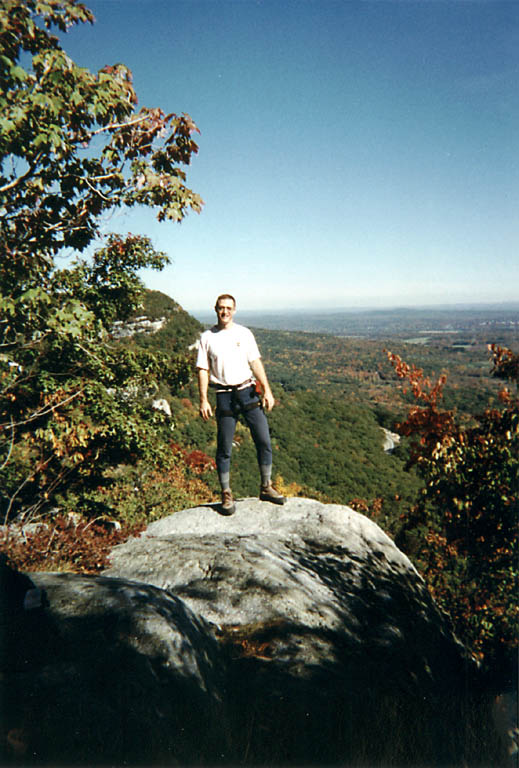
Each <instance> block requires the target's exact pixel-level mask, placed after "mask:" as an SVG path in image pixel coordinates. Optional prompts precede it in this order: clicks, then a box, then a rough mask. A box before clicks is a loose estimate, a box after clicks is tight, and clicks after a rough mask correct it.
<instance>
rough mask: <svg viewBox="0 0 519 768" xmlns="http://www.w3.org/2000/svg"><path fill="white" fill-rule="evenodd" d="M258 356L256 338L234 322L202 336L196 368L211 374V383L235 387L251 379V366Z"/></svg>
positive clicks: (216, 327) (210, 330)
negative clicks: (228, 326) (227, 326)
mask: <svg viewBox="0 0 519 768" xmlns="http://www.w3.org/2000/svg"><path fill="white" fill-rule="evenodd" d="M259 357H261V355H260V353H259V349H258V345H257V344H256V339H255V338H254V336H253V334H252V332H251V331H249V329H248V328H245V326H243V325H238V324H237V323H233V324H232V325H231V327H230V328H225V329H222V330H219V329H218V326H216V325H215V326H213V327H212V328H210V329H209V330H208V331H204V332H203V333H202V335H201V337H200V346H199V347H198V357H197V360H196V367H197V368H204V369H205V370H207V371H209V381H210V382H211V383H212V384H220V385H222V386H225V387H235V386H237V385H238V384H243V382H244V381H247V379H250V377H251V374H252V371H251V367H250V363H252V362H253V361H254V360H257V359H258V358H259Z"/></svg>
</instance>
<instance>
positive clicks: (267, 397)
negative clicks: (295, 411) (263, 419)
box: [250, 357, 274, 411]
mask: <svg viewBox="0 0 519 768" xmlns="http://www.w3.org/2000/svg"><path fill="white" fill-rule="evenodd" d="M250 367H251V368H252V372H253V374H254V376H255V377H256V378H257V380H258V381H259V383H260V384H261V387H262V389H263V395H262V397H261V404H262V406H263V407H264V408H265V410H266V411H271V410H272V409H273V408H274V395H273V394H272V390H271V389H270V384H269V382H268V379H267V374H266V373H265V368H264V367H263V363H262V362H261V358H259V357H258V359H257V360H253V361H252V363H250Z"/></svg>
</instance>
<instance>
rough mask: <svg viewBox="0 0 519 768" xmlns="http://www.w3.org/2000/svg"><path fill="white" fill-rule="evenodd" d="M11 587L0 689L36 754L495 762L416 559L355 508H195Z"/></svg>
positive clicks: (103, 758) (165, 761) (135, 759)
mask: <svg viewBox="0 0 519 768" xmlns="http://www.w3.org/2000/svg"><path fill="white" fill-rule="evenodd" d="M10 579H11V582H13V579H14V582H13V583H15V582H16V580H17V579H18V582H17V583H18V592H19V597H15V598H12V599H11V602H10V603H8V604H7V603H6V605H7V608H6V610H7V611H8V612H9V611H10V616H11V623H10V624H9V627H10V629H9V631H8V632H7V637H8V638H9V642H8V643H7V646H6V647H5V648H3V651H4V653H3V654H2V660H3V662H4V663H3V664H2V669H4V668H5V659H6V658H7V657H9V658H11V659H14V664H13V665H12V669H13V671H12V672H10V673H8V674H7V676H6V675H4V678H3V684H4V685H6V686H7V689H8V691H9V696H10V702H11V707H10V710H11V712H12V714H11V717H10V721H9V724H8V728H9V730H8V732H9V733H10V734H11V739H13V738H14V737H13V734H14V735H15V737H16V738H18V742H19V743H21V744H22V745H25V747H26V752H27V754H26V756H25V757H26V759H27V758H30V757H31V756H32V755H33V754H34V755H35V759H36V760H37V761H38V762H40V763H42V762H43V763H45V762H47V763H50V764H56V763H60V762H61V763H65V764H67V765H69V764H74V763H80V762H83V763H88V764H89V765H98V764H99V765H101V764H107V763H109V764H113V765H119V764H126V765H132V764H146V765H153V764H155V765H178V764H181V765H187V764H202V763H204V764H209V765H216V764H225V765H238V764H240V765H242V764H249V765H259V764H264V765H265V764H271V765H282V764H295V765H310V764H321V765H331V764H342V765H346V764H351V765H355V766H357V765H369V766H373V765H380V766H386V765H398V766H401V765H412V766H419V765H424V766H425V765H431V764H435V765H445V766H447V765H448V766H451V765H452V766H453V765H460V766H461V765H467V766H470V765H482V764H497V763H498V759H497V758H496V755H497V752H496V749H495V746H494V736H493V734H492V733H491V732H490V725H489V721H488V719H487V718H486V717H485V716H484V715H481V714H478V710H477V707H475V704H474V700H475V699H472V700H471V701H470V702H469V698H468V697H467V691H472V690H473V687H472V686H473V677H472V676H473V674H474V670H473V669H472V667H471V664H470V662H469V661H468V660H467V657H466V654H465V653H464V649H463V648H462V646H461V645H460V644H459V643H458V642H457V641H456V639H455V638H454V637H453V635H452V633H451V631H450V628H449V625H448V623H447V621H446V619H445V617H443V616H442V615H441V614H440V612H439V611H438V609H437V607H436V606H435V604H434V603H433V601H432V600H431V598H430V596H429V594H428V592H427V589H426V588H425V585H424V583H423V581H422V580H421V578H420V577H419V575H418V573H417V572H416V570H415V569H414V567H413V566H412V564H411V563H410V561H409V560H408V559H407V558H406V557H405V556H404V555H403V554H402V553H401V552H399V551H398V549H397V548H396V547H395V545H394V544H393V542H392V541H391V540H390V539H389V537H387V536H386V535H385V534H384V533H383V532H382V531H381V530H380V528H378V527H377V526H376V525H375V524H374V523H373V522H371V521H370V520H368V519H367V518H365V517H363V516H362V515H360V514H358V513H356V512H354V511H353V510H351V509H349V508H348V507H344V506H339V505H323V504H320V503H318V502H316V501H311V500H308V499H290V500H288V502H287V504H286V505H285V506H284V507H275V506H273V505H270V504H268V503H261V502H259V501H258V500H256V499H245V500H242V501H239V502H238V504H237V512H236V514H235V515H234V516H233V517H223V516H221V515H219V514H218V509H217V507H216V506H211V505H208V506H204V507H197V508H195V509H190V510H184V511H182V512H177V513H176V514H174V515H172V516H170V517H167V518H164V519H162V520H160V521H158V522H156V523H153V524H151V525H150V526H149V527H148V529H147V530H146V531H145V533H144V534H143V535H141V536H140V537H139V538H137V539H132V540H130V541H128V542H126V543H124V544H122V545H119V546H118V547H116V548H115V549H114V551H113V553H112V559H111V567H110V569H109V570H108V571H107V572H106V573H105V574H104V575H103V576H101V577H86V576H77V575H73V574H29V575H19V574H17V575H14V576H13V575H12V574H11V576H10ZM20 580H22V581H20ZM23 580H25V581H23ZM35 589H36V590H39V592H36V593H35V592H34V591H33V590H35ZM31 591H32V595H33V598H32V599H29V600H28V601H27V595H28V594H29V593H30V592H31ZM7 593H8V594H11V595H13V594H14V595H16V594H17V592H16V589H15V590H14V592H13V589H12V587H10V588H9V589H8V590H7ZM38 595H42V596H43V602H42V603H41V604H39V603H38V600H37V599H34V598H35V596H36V598H37V596H38ZM24 602H25V609H24V607H23V605H24ZM3 615H4V616H5V615H6V614H5V611H4V612H3ZM13 617H14V620H13ZM7 683H9V685H7ZM476 698H477V697H476ZM468 712H470V717H471V718H472V721H473V722H472V725H471V727H469V724H468V723H469V720H468V714H467V713H468ZM474 725H475V727H474ZM490 755H491V757H490Z"/></svg>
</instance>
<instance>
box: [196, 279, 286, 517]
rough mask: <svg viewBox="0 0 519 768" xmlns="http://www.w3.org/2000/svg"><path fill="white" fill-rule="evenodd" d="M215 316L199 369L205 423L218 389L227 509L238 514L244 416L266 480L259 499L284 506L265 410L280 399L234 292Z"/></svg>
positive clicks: (219, 456) (219, 461) (219, 463)
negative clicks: (234, 457) (236, 472)
mask: <svg viewBox="0 0 519 768" xmlns="http://www.w3.org/2000/svg"><path fill="white" fill-rule="evenodd" d="M215 311H216V317H217V323H216V325H214V326H213V327H212V328H211V329H209V330H208V331H204V333H202V336H201V339H200V346H199V349H198V358H197V361H196V367H197V369H198V389H199V393H200V416H201V417H202V418H203V419H204V421H208V420H209V419H210V418H211V416H212V415H213V410H212V408H211V405H210V403H209V400H208V397H207V395H208V388H209V387H212V388H214V389H215V390H216V423H217V430H218V431H217V448H216V468H217V470H218V477H219V480H220V485H221V488H222V506H221V510H222V512H223V513H224V514H227V515H232V514H233V512H234V511H235V509H236V507H235V504H234V500H233V497H232V491H231V486H230V467H231V451H232V441H233V438H234V432H235V429H236V422H237V420H238V416H239V415H240V414H242V415H243V417H244V419H245V421H246V422H247V425H248V427H249V429H250V432H251V435H252V439H253V440H254V444H255V446H256V453H257V457H258V465H259V470H260V476H261V487H260V495H259V497H260V499H261V500H262V501H271V502H273V503H274V504H284V503H285V499H284V497H283V496H281V494H279V493H278V492H277V491H276V489H275V488H273V487H272V481H271V476H272V447H271V443H270V432H269V427H268V422H267V417H266V416H265V410H266V411H271V410H272V408H273V407H274V397H273V395H272V391H271V389H270V385H269V383H268V379H267V375H266V373H265V369H264V367H263V363H262V362H261V359H260V353H259V350H258V346H257V344H256V340H255V339H254V336H253V334H252V333H251V331H250V330H249V329H248V328H245V327H244V326H243V325H238V323H235V322H234V313H235V312H236V301H235V299H234V297H233V296H231V295H230V294H228V293H225V294H222V295H221V296H218V298H217V300H216V305H215ZM257 382H259V385H260V387H261V397H260V396H259V394H258V391H257Z"/></svg>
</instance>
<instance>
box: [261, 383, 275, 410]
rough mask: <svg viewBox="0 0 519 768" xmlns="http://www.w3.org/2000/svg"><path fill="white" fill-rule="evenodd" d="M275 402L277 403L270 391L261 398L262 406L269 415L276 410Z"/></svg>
mask: <svg viewBox="0 0 519 768" xmlns="http://www.w3.org/2000/svg"><path fill="white" fill-rule="evenodd" d="M275 402H276V401H275V400H274V395H273V394H272V392H271V391H270V389H269V390H268V392H263V394H262V396H261V404H262V406H263V408H264V409H265V410H266V411H267V413H268V412H270V411H271V410H272V409H273V408H274V405H275Z"/></svg>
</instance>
